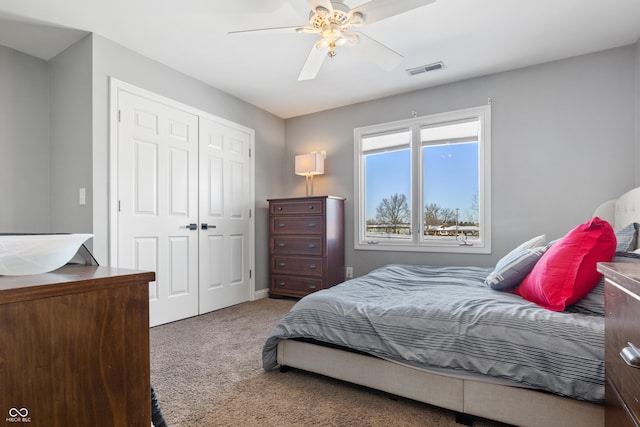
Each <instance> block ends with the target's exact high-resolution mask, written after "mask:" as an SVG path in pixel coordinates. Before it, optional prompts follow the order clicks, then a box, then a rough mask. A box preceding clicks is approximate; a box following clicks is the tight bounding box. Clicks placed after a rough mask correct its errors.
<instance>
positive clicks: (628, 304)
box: [598, 263, 640, 427]
mask: <svg viewBox="0 0 640 427" xmlns="http://www.w3.org/2000/svg"><path fill="white" fill-rule="evenodd" d="M598 271H600V272H601V273H603V274H604V276H605V376H606V380H605V424H606V425H607V426H612V427H624V426H636V427H637V426H638V425H640V365H639V366H631V365H630V364H628V363H627V362H626V361H625V359H624V358H623V355H622V354H621V352H622V351H623V349H625V348H626V347H630V346H631V345H635V347H640V264H638V263H600V264H598ZM630 343H631V344H630ZM628 351H629V349H627V352H628ZM627 354H630V353H627ZM631 354H633V351H632V352H631Z"/></svg>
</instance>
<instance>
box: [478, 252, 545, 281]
mask: <svg viewBox="0 0 640 427" xmlns="http://www.w3.org/2000/svg"><path fill="white" fill-rule="evenodd" d="M546 250H547V247H546V246H538V247H534V248H527V249H523V250H520V251H517V252H516V251H511V252H509V253H508V254H507V255H506V256H505V257H504V258H502V259H501V260H500V261H498V263H497V264H496V267H495V268H494V270H493V271H492V272H491V273H489V275H488V276H487V278H486V279H485V280H484V283H485V285H487V286H489V287H490V288H491V289H495V290H499V291H506V290H509V289H513V288H515V287H516V286H518V285H519V284H520V282H522V280H523V279H524V278H525V277H526V276H527V274H529V273H530V272H531V270H533V267H534V266H535V265H536V263H537V262H538V260H539V259H540V257H541V256H542V254H544V253H545V251H546Z"/></svg>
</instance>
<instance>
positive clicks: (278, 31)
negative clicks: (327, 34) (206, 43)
mask: <svg viewBox="0 0 640 427" xmlns="http://www.w3.org/2000/svg"><path fill="white" fill-rule="evenodd" d="M299 28H301V27H300V26H297V27H274V28H256V29H253V30H238V31H229V32H228V33H227V34H229V35H230V36H237V35H247V34H258V33H259V34H290V33H296V32H298V29H299Z"/></svg>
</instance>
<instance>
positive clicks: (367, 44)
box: [354, 32, 404, 71]
mask: <svg viewBox="0 0 640 427" xmlns="http://www.w3.org/2000/svg"><path fill="white" fill-rule="evenodd" d="M354 34H356V35H357V36H358V39H359V41H358V44H357V45H355V46H354V48H356V51H358V52H359V53H361V54H363V55H365V57H366V58H368V59H369V60H371V61H372V62H374V63H375V64H376V65H378V66H379V67H380V68H382V69H383V70H385V71H391V70H393V69H394V68H396V67H397V66H398V65H400V63H401V62H402V60H403V59H404V57H403V56H402V55H400V54H399V53H398V52H396V51H395V50H393V49H390V48H388V47H386V46H385V45H383V44H382V43H380V42H378V41H376V40H374V39H372V38H371V37H369V36H367V35H365V34H362V33H358V32H354Z"/></svg>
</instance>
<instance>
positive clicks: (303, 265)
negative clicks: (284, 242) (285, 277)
mask: <svg viewBox="0 0 640 427" xmlns="http://www.w3.org/2000/svg"><path fill="white" fill-rule="evenodd" d="M271 272H272V273H275V274H278V273H288V274H302V275H305V276H318V277H322V258H313V257H288V256H273V257H271Z"/></svg>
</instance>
